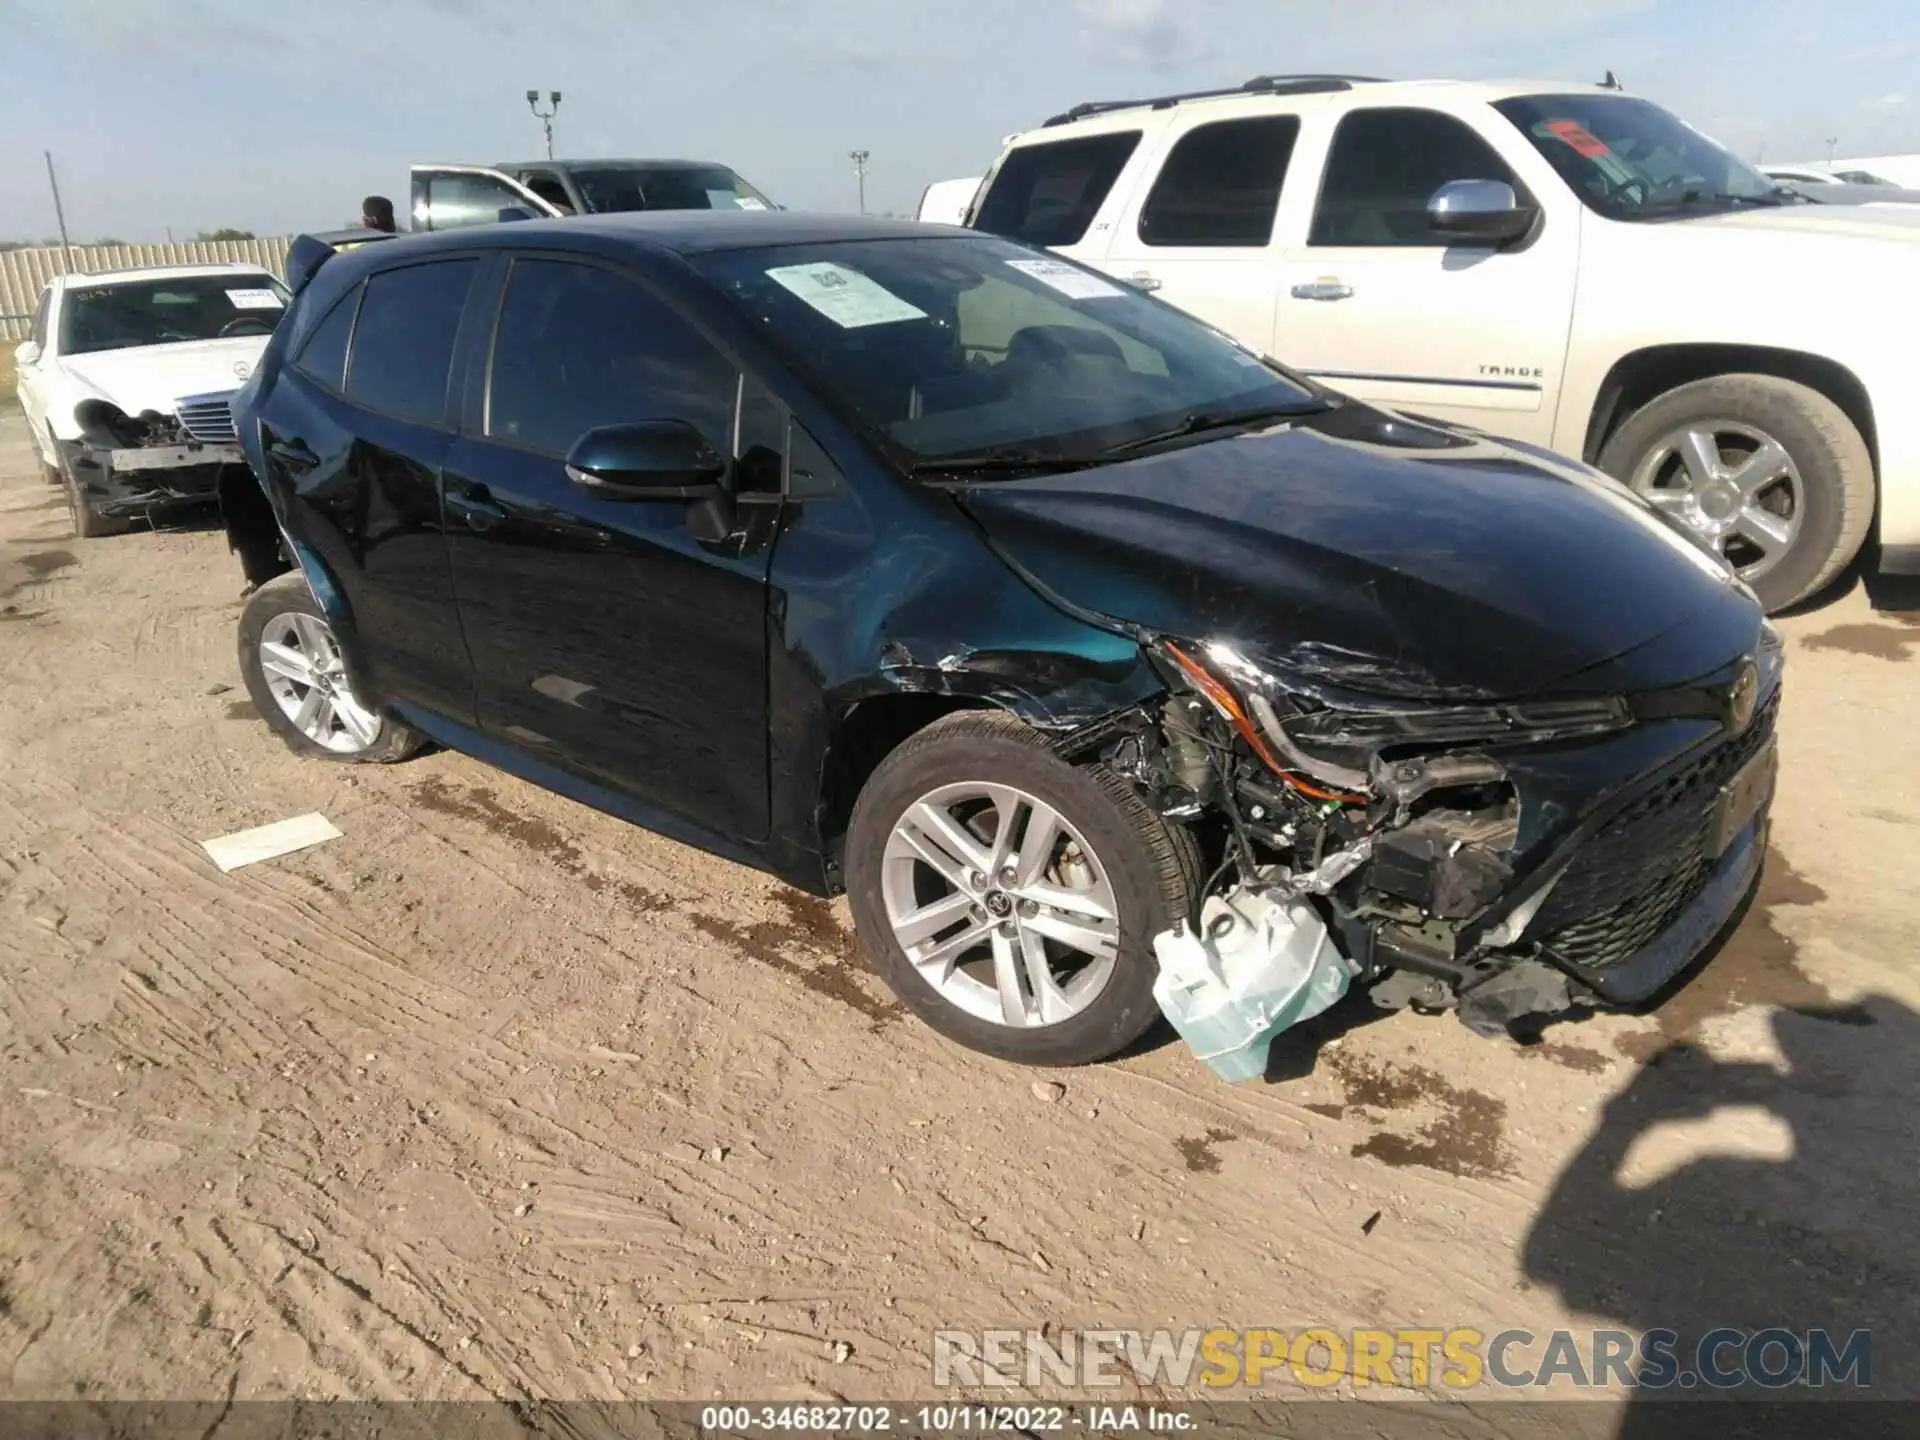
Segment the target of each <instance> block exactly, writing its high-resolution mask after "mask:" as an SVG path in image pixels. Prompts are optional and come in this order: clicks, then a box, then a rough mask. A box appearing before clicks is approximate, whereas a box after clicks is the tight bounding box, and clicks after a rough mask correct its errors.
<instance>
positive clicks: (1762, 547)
mask: <svg viewBox="0 0 1920 1440" xmlns="http://www.w3.org/2000/svg"><path fill="white" fill-rule="evenodd" d="M969 223H971V224H972V225H974V226H975V227H976V228H979V229H982V230H988V231H992V232H994V233H996V234H1000V235H1006V236H1012V237H1017V238H1020V239H1024V240H1027V241H1029V242H1031V243H1034V244H1039V245H1045V246H1050V247H1052V248H1054V249H1056V250H1058V251H1060V252H1061V253H1062V254H1065V255H1068V256H1071V257H1073V258H1075V259H1078V260H1081V261H1084V262H1087V263H1089V264H1092V265H1095V266H1098V267H1100V268H1102V269H1104V270H1106V271H1108V272H1109V273H1111V274H1113V275H1114V276H1115V277H1117V278H1119V279H1121V280H1125V281H1128V282H1130V283H1132V284H1134V285H1138V286H1140V287H1142V288H1144V289H1147V290H1151V291H1153V292H1155V293H1156V294H1157V295H1158V296H1159V297H1160V298H1161V299H1163V300H1166V301H1169V302H1171V303H1172V304H1174V305H1177V306H1179V307H1180V308H1181V309H1183V310H1187V311H1190V312H1192V313H1193V314H1195V315H1197V316H1199V317H1200V318H1202V319H1204V320H1207V321H1209V322H1211V323H1212V324H1214V325H1216V326H1218V327H1219V328H1220V329H1222V330H1225V331H1226V332H1228V333H1229V334H1231V335H1233V336H1234V337H1235V338H1236V339H1238V340H1240V341H1241V342H1242V343H1244V344H1247V345H1249V346H1251V347H1253V348H1256V349H1258V350H1261V351H1263V352H1266V353H1270V354H1272V355H1275V356H1277V357H1278V358H1279V359H1281V360H1282V361H1284V362H1285V363H1286V364H1288V365H1289V366H1291V367H1292V368H1293V369H1295V370H1297V371H1301V372H1303V373H1305V374H1307V375H1310V376H1312V377H1314V378H1315V379H1318V380H1320V381H1322V382H1324V383H1325V384H1327V385H1329V386H1331V387H1332V388H1334V389H1337V390H1342V391H1345V392H1346V393H1348V394H1351V395H1353V396H1356V397H1358V398H1360V399H1363V400H1367V401H1370V402H1375V403H1379V404H1382V405H1386V406H1390V407H1393V408H1396V409H1404V410H1409V411H1415V412H1420V413H1424V414H1429V415H1433V416H1435V417H1438V418H1441V419H1444V420H1450V421H1453V422H1455V423H1458V424H1463V425H1467V426H1470V427H1475V428H1478V429H1481V430H1484V431H1488V432H1492V433H1494V434H1497V435H1501V436H1505V437H1508V438H1510V439H1514V440H1519V441H1523V442H1529V443H1532V444H1534V445H1538V446H1543V447H1548V448H1551V449H1553V450H1557V451H1560V452H1561V453H1563V454H1566V455H1569V456H1573V457H1576V458H1578V459H1582V460H1585V461H1587V462H1589V463H1591V464H1595V465H1598V466H1599V467H1600V468H1602V469H1604V470H1605V471H1607V472H1608V473H1610V474H1612V475H1613V476H1615V477H1617V478H1618V479H1620V480H1622V481H1624V482H1625V483H1627V484H1628V485H1631V486H1632V487H1633V488H1634V489H1636V490H1638V491H1639V492H1641V493H1642V494H1643V495H1645V496H1647V497H1648V499H1649V500H1651V501H1652V502H1653V503H1654V504H1655V505H1657V506H1658V507H1659V508H1660V509H1661V510H1662V511H1663V512H1664V513H1665V514H1666V515H1667V516H1668V517H1669V518H1670V519H1671V520H1673V521H1674V522H1675V523H1676V524H1677V525H1679V526H1680V527H1681V528H1682V529H1683V530H1684V531H1685V532H1686V533H1688V534H1689V535H1691V536H1692V537H1694V538H1695V539H1696V540H1697V541H1699V543H1701V544H1702V545H1704V546H1706V547H1708V548H1710V549H1712V550H1714V551H1715V552H1717V553H1718V554H1720V555H1721V556H1722V557H1723V558H1724V559H1725V560H1726V561H1727V563H1728V564H1730V565H1732V566H1733V567H1734V568H1735V569H1736V570H1738V572H1739V573H1740V574H1741V575H1742V576H1743V577H1744V578H1745V579H1746V580H1747V582H1748V583H1749V584H1751V585H1752V586H1753V588H1754V589H1755V591H1756V592H1757V593H1758V594H1759V596H1760V598H1761V600H1762V601H1763V602H1764V603H1765V605H1766V606H1767V608H1768V609H1769V610H1778V609H1781V608H1782V607H1785V606H1788V605H1791V604H1793V603H1794V602H1795V601H1798V600H1801V599H1803V598H1805V597H1806V596H1808V595H1811V594H1812V593H1813V592H1815V591H1816V590H1818V589H1820V588H1821V587H1822V586H1824V585H1825V584H1827V583H1828V582H1829V581H1830V580H1832V579H1833V578H1834V577H1835V576H1836V575H1838V574H1839V573H1840V571H1841V570H1842V569H1844V568H1845V567H1846V565H1847V564H1848V562H1849V561H1850V560H1852V559H1853V557H1854V555H1855V554H1856V553H1857V552H1858V551H1859V550H1860V548H1861V546H1862V544H1863V543H1864V542H1865V541H1866V540H1867V538H1868V536H1869V534H1870V533H1872V532H1873V531H1874V530H1875V527H1876V524H1877V532H1878V539H1879V542H1880V561H1881V564H1882V565H1883V567H1884V568H1886V569H1889V570H1900V571H1915V570H1920V362H1917V361H1916V357H1915V346H1916V338H1917V336H1920V211H1916V210H1914V209H1913V208H1912V207H1894V206H1888V207H1884V208H1881V207H1876V208H1873V209H1867V208H1855V207H1834V206H1822V205H1812V204H1808V203H1806V202H1805V201H1804V200H1803V199H1801V198H1800V197H1797V196H1795V195H1793V194H1791V193H1790V192H1782V191H1780V190H1778V189H1777V188H1776V186H1775V185H1774V183H1773V182H1772V181H1770V180H1768V179H1767V178H1765V177H1764V176H1762V175H1760V174H1758V173H1757V172H1756V171H1754V170H1753V169H1751V168H1750V167H1748V166H1747V165H1746V164H1744V163H1743V162H1742V161H1740V160H1738V159H1736V158H1735V157H1734V156H1733V155H1731V154H1729V153H1728V152H1727V151H1726V150H1724V149H1722V148H1721V147H1720V146H1719V145H1717V144H1716V143H1714V142H1713V141H1712V140H1710V139H1708V138H1707V137H1706V136H1704V135H1702V134H1700V133H1699V132H1698V131H1696V130H1694V129H1692V128H1691V127H1689V126H1687V125H1685V124H1684V123H1682V122H1681V121H1679V120H1677V119H1675V118H1674V117H1673V116H1672V115H1670V114H1668V113H1667V112H1666V111H1664V110H1662V109H1660V108H1659V107H1658V106H1656V105H1653V104H1650V103H1649V102H1647V101H1645V100H1641V99H1636V98H1633V97H1631V96H1628V95H1624V94H1621V93H1619V92H1618V91H1616V90H1613V89H1610V88H1600V87H1594V86H1564V85H1558V86H1557V85H1528V84H1494V83H1465V82H1455V81H1432V82H1403V83H1390V82H1383V81H1372V80H1363V79H1359V78H1353V77H1343V76H1319V75H1316V76H1266V77H1261V78H1259V79H1256V80H1253V81H1250V82H1248V83H1247V84H1246V85H1244V86H1242V87H1239V88H1237V89H1234V90H1228V91H1209V92H1204V93H1201V94H1197V95H1175V96H1166V97H1162V98H1159V99H1152V100H1139V101H1117V102H1101V103H1094V104H1087V105H1077V106H1075V107H1074V108H1073V109H1071V110H1069V111H1067V112H1066V113H1065V114H1063V115H1058V116H1055V117H1054V118H1053V119H1051V120H1049V121H1047V122H1046V124H1045V125H1043V126H1042V127H1041V128H1039V129H1037V130H1033V131H1029V132H1026V133H1023V134H1019V135H1015V136H1013V137H1012V138H1011V139H1010V140H1009V141H1008V143H1007V145H1006V147H1005V148H1004V149H1003V150H1002V152H1001V155H1000V158H999V160H998V161H997V162H996V164H995V165H994V167H993V169H992V171H991V172H990V173H989V174H988V176H987V178H986V181H985V183H984V184H983V186H982V187H981V191H980V194H979V197H978V198H977V200H976V201H975V203H974V206H973V208H972V211H971V214H970V216H969Z"/></svg>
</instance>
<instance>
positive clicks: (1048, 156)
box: [973, 130, 1140, 245]
mask: <svg viewBox="0 0 1920 1440" xmlns="http://www.w3.org/2000/svg"><path fill="white" fill-rule="evenodd" d="M1139 144H1140V132H1139V131H1138V130H1124V131H1119V132H1116V133H1114V134H1111V135H1088V136H1085V137H1083V138H1081V139H1078V140H1055V141H1050V142H1046V143H1043V144H1039V145H1022V146H1021V147H1020V148H1019V149H1017V150H1014V151H1012V152H1010V153H1009V154H1008V155H1007V157H1006V159H1005V160H1003V161H1001V163H1000V169H999V172H998V173H997V174H996V175H995V176H994V177H993V184H992V185H991V187H989V189H988V190H987V194H986V198H985V199H983V200H982V201H981V202H980V208H979V213H978V214H977V215H976V216H975V217H974V221H973V224H974V228H975V229H976V230H985V231H987V232H988V233H989V234H992V235H1005V236H1006V237H1007V238H1009V239H1012V240H1024V241H1026V242H1027V243H1028V244H1029V245H1077V244H1079V243H1080V240H1081V238H1082V237H1083V236H1085V235H1086V233H1087V227H1088V226H1089V225H1091V224H1092V223H1093V217H1094V216H1095V215H1096V214H1098V213H1099V210H1100V206H1101V205H1102V204H1104V203H1105V201H1106V198H1107V193H1108V192H1109V191H1110V190H1112V189H1113V182H1114V181H1115V180H1118V179H1119V178H1120V172H1121V171H1122V170H1123V169H1125V168H1126V164H1127V161H1128V160H1129V159H1131V158H1132V156H1133V152H1134V150H1135V149H1136V148H1138V146H1139Z"/></svg>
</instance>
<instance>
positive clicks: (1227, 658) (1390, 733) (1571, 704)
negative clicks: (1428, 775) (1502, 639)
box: [1160, 641, 1633, 803]
mask: <svg viewBox="0 0 1920 1440" xmlns="http://www.w3.org/2000/svg"><path fill="white" fill-rule="evenodd" d="M1160 648H1161V650H1162V651H1163V652H1164V654H1165V655H1166V657H1167V659H1168V660H1170V661H1171V662H1172V664H1173V666H1174V667H1175V668H1176V669H1177V670H1178V672H1179V673H1180V674H1182V675H1184V676H1185V677H1186V678H1187V679H1188V680H1189V681H1191V682H1192V684H1193V686H1194V688H1195V689H1197V690H1199V692H1200V693H1201V694H1202V695H1204V696H1206V698H1207V699H1208V701H1209V702H1211V704H1212V705H1213V707H1214V709H1215V710H1216V711H1218V712H1219V713H1220V715H1221V716H1222V717H1223V718H1224V719H1225V720H1226V721H1227V722H1228V723H1229V724H1231V725H1232V726H1233V727H1234V729H1235V730H1237V731H1238V732H1239V734H1240V736H1241V738H1242V739H1244V740H1245V741H1246V742H1247V746H1248V748H1249V749H1251V750H1252V751H1253V753H1254V754H1255V755H1257V756H1258V757H1259V758H1260V760H1261V761H1262V763H1264V764H1265V765H1266V766H1267V767H1268V768H1269V769H1271V770H1272V771H1273V772H1274V773H1275V774H1276V775H1278V776H1280V778H1281V779H1283V780H1285V781H1286V782H1287V783H1289V784H1291V785H1293V786H1294V788H1296V789H1298V790H1301V791H1303V792H1304V793H1306V794H1308V795H1310V796H1313V797H1315V798H1317V799H1323V800H1337V801H1341V802H1343V803H1357V802H1364V801H1365V799H1366V797H1367V794H1368V792H1369V791H1370V790H1371V788H1372V784H1371V780H1370V778H1369V777H1370V773H1371V769H1372V766H1373V763H1374V761H1375V759H1376V758H1377V757H1379V756H1380V755H1382V754H1384V753H1386V752H1388V751H1394V750H1406V749H1410V748H1418V749H1422V750H1425V749H1449V748H1457V747H1460V746H1475V745H1515V744H1528V743H1538V742H1541V741H1547V740H1570V739H1578V738H1580V737H1583V736H1588V735H1602V734H1605V733H1607V732H1608V731H1612V730H1619V729H1622V728H1624V727H1625V726H1627V725H1629V724H1631V723H1632V720H1633V712H1632V710H1631V708H1630V707H1629V706H1628V704H1627V702H1626V701H1625V700H1623V699H1620V698H1618V697H1612V696H1605V697H1599V698H1594V699H1580V700H1535V701H1524V702H1518V703H1514V704H1486V705H1417V706H1416V705H1405V704H1399V705H1392V706H1388V705H1382V706H1379V707H1374V706H1371V705H1357V704H1352V703H1349V704H1345V705H1342V706H1339V707H1329V706H1325V705H1322V704H1319V703H1318V702H1316V701H1313V700H1311V699H1308V698H1306V697H1302V696H1300V695H1298V694H1296V693H1295V692H1293V691H1291V690H1290V689H1289V688H1288V687H1287V685H1286V684H1285V683H1284V682H1283V681H1282V680H1281V679H1279V677H1277V676H1275V675H1272V674H1270V673H1269V672H1267V671H1265V670H1263V669H1261V668H1260V667H1259V666H1258V665H1255V664H1254V663H1253V662H1252V661H1250V660H1248V659H1247V658H1246V657H1245V656H1244V655H1242V654H1240V653H1239V651H1237V650H1236V649H1234V648H1233V647H1232V646H1230V645H1223V644H1219V643H1210V644H1206V645H1201V646H1193V647H1190V648H1182V646H1180V645H1178V644H1175V643H1173V642H1171V641H1162V642H1161V645H1160ZM1303 778H1305V779H1311V780H1317V781H1320V782H1323V783H1324V785H1326V786H1329V787H1332V788H1331V790H1327V789H1321V788H1318V787H1316V786H1314V785H1310V784H1304V783H1302V779H1303Z"/></svg>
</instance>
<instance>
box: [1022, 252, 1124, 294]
mask: <svg viewBox="0 0 1920 1440" xmlns="http://www.w3.org/2000/svg"><path fill="white" fill-rule="evenodd" d="M1007 268H1008V269H1010V270H1018V271H1019V272H1020V273H1021V274H1022V275H1030V276H1032V277H1033V278H1034V279H1035V280H1038V281H1039V282H1040V283H1041V284H1042V285H1050V286H1052V287H1053V288H1054V289H1055V290H1058V291H1059V292H1060V293H1061V294H1062V295H1064V296H1066V297H1067V298H1068V299H1069V300H1106V299H1110V298H1111V297H1113V296H1115V295H1124V294H1126V293H1127V292H1126V291H1124V290H1122V289H1121V288H1120V287H1119V286H1118V285H1110V284H1108V283H1107V282H1106V281H1105V280H1102V279H1101V278H1100V277H1099V276H1098V275H1089V274H1088V273H1087V272H1086V271H1084V270H1082V269H1081V268H1080V267H1079V266H1078V265H1069V264H1067V262H1066V261H1064V260H1009V261H1007Z"/></svg>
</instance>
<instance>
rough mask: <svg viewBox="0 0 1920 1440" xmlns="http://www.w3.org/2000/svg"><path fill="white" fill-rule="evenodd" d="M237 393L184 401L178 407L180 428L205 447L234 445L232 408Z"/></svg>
mask: <svg viewBox="0 0 1920 1440" xmlns="http://www.w3.org/2000/svg"><path fill="white" fill-rule="evenodd" d="M235 393H236V392H234V391H227V392H224V393H222V394H219V395H192V396H189V397H187V398H186V399H184V400H182V401H181V402H180V403H179V405H178V406H177V407H176V411H177V413H178V414H179V416H180V428H181V429H182V430H185V431H186V432H187V434H188V435H190V436H192V437H193V438H194V439H195V440H198V441H199V442H200V443H201V444H203V445H230V444H232V443H233V441H234V438H235V435H234V429H233V410H232V408H231V406H232V401H233V396H234V394H235Z"/></svg>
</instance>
